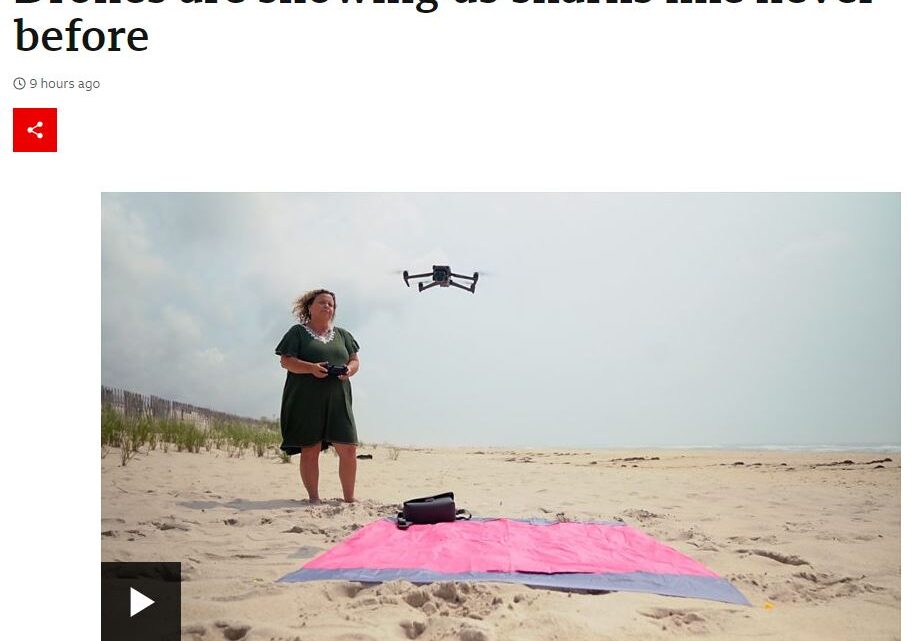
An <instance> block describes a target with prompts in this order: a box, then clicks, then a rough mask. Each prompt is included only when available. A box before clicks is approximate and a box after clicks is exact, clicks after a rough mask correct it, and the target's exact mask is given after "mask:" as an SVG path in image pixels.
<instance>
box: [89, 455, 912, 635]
mask: <svg viewBox="0 0 916 641" xmlns="http://www.w3.org/2000/svg"><path fill="white" fill-rule="evenodd" d="M360 454H371V455H372V458H371V459H364V460H361V461H360V462H359V475H358V481H357V497H358V498H359V502H358V503H356V504H345V503H343V502H342V501H341V500H340V498H339V497H340V488H339V484H338V481H337V473H336V464H337V460H336V458H334V456H333V455H331V454H330V453H326V454H325V455H323V456H322V457H321V466H322V477H321V492H322V495H323V496H324V497H326V500H325V501H324V502H323V503H321V504H318V505H310V504H308V503H306V502H304V501H303V496H304V490H303V489H302V486H301V482H300V480H299V475H298V466H297V464H296V461H297V459H293V463H292V464H284V463H281V462H280V461H279V460H278V459H276V458H274V459H268V458H257V457H256V456H254V455H253V454H248V455H246V456H243V457H242V458H235V457H230V456H228V454H226V453H225V452H216V451H214V452H208V453H200V454H189V453H177V452H170V453H168V454H165V453H163V452H161V451H153V452H150V453H141V454H140V455H138V456H137V457H136V458H133V459H131V460H130V461H129V463H128V464H127V465H126V466H123V467H122V466H121V465H120V457H119V456H118V455H117V452H116V451H113V452H109V453H108V455H107V456H105V457H104V458H102V461H101V467H102V475H101V485H102V523H101V532H102V536H101V542H102V560H104V561H156V560H161V561H174V560H180V561H181V562H182V574H183V584H182V594H183V604H182V638H183V639H188V640H200V641H205V640H220V641H223V640H227V639H228V640H230V641H237V640H240V639H246V640H255V639H257V640H265V641H266V640H272V639H277V640H280V639H302V640H305V639H350V640H356V639H430V640H437V639H460V640H461V641H488V640H489V641H492V640H496V639H678V638H694V637H696V638H700V639H734V638H742V639H806V640H807V639H856V640H861V639H899V638H900V455H899V453H887V454H884V453H882V454H875V453H874V452H868V453H860V452H844V453H841V454H837V453H820V452H818V453H810V452H809V453H804V452H791V453H790V452H775V451H753V452H752V451H705V450H704V451H689V450H688V451H673V450H651V451H648V450H642V451H620V450H613V451H611V450H591V451H584V450H555V451H551V450H522V449H515V450H513V449H482V448H466V449H430V448H426V449H419V448H416V449H401V450H400V451H399V452H397V457H396V458H395V452H394V451H393V450H391V449H389V448H386V447H381V446H380V447H377V448H371V447H369V448H362V449H360ZM888 459H889V460H888ZM444 490H453V491H454V492H455V493H456V498H457V502H458V504H459V507H464V508H468V509H469V510H470V511H471V512H472V513H473V514H474V515H476V516H507V517H517V518H528V517H540V518H548V519H596V520H608V519H622V520H624V521H626V522H627V523H629V524H630V525H633V526H635V527H638V528H640V529H642V530H644V531H645V532H647V533H648V534H650V535H652V536H654V537H656V538H657V539H659V540H660V541H662V542H664V543H666V544H668V545H670V546H672V547H674V548H676V549H678V550H679V551H681V552H684V553H685V554H688V555H690V556H692V557H693V558H695V559H697V560H698V561H700V562H702V563H703V564H704V565H706V566H707V567H709V568H710V569H712V570H713V571H715V572H717V573H718V574H720V575H722V576H724V577H726V578H728V579H729V580H731V581H732V582H733V583H734V585H735V586H736V587H737V588H738V589H739V590H741V591H742V592H743V593H744V594H745V595H746V596H747V597H748V598H749V599H750V600H751V602H752V604H753V606H752V607H743V606H735V605H728V604H724V603H717V602H713V601H704V600H698V599H684V598H676V597H664V596H658V595H651V594H636V593H624V592H618V593H601V594H583V593H574V592H564V591H557V590H544V589H533V588H528V587H526V586H521V585H511V584H498V583H479V584H462V583H458V584H456V583H448V582H445V583H434V584H431V585H423V586H418V585H413V584H410V583H407V582H405V581H396V582H391V583H386V584H381V585H363V584H359V583H351V582H315V583H296V584H281V583H277V579H278V578H280V577H281V576H283V575H285V574H287V573H289V572H292V571H293V570H295V569H297V568H298V567H299V566H301V564H302V563H303V562H304V561H305V560H307V559H309V558H311V557H312V556H314V555H315V554H318V553H319V552H321V551H323V550H326V549H328V548H329V547H331V546H333V545H334V544H335V543H336V542H338V541H340V540H342V539H343V538H345V537H346V536H347V535H349V534H350V533H351V532H353V531H355V530H356V529H358V528H359V527H361V526H362V525H363V524H365V523H367V522H369V521H371V520H373V519H376V518H379V517H381V516H391V515H393V514H394V513H395V512H396V511H397V509H398V505H399V503H400V502H401V501H403V500H405V499H408V498H412V497H414V496H419V495H424V494H432V493H435V492H439V491H444ZM335 497H337V498H335Z"/></svg>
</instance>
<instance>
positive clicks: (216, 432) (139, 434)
mask: <svg viewBox="0 0 916 641" xmlns="http://www.w3.org/2000/svg"><path fill="white" fill-rule="evenodd" d="M101 421H102V449H103V451H104V452H106V453H107V452H108V451H109V450H110V449H111V448H120V451H121V465H126V464H127V462H128V461H129V460H130V459H131V458H132V457H134V456H135V455H136V454H138V453H140V452H141V451H142V450H145V451H146V452H147V453H148V452H150V451H152V450H155V449H157V448H160V449H161V450H162V451H163V452H168V451H169V450H170V449H172V448H175V449H176V450H177V451H179V452H191V453H195V454H197V453H200V451H201V449H203V450H204V451H206V452H210V451H212V450H213V449H214V448H215V449H217V450H220V451H225V452H228V453H229V455H230V456H236V457H241V456H243V455H244V454H246V453H248V452H252V453H254V454H255V455H256V456H258V457H263V456H265V455H267V454H268V453H271V454H275V455H276V456H277V457H278V458H281V460H282V458H283V457H282V456H280V454H281V453H282V451H281V450H280V449H279V446H280V443H281V441H282V438H281V436H280V426H279V425H277V424H273V423H270V422H267V421H263V422H261V423H259V424H258V425H252V424H247V423H243V422H240V421H232V420H218V421H214V422H213V423H211V424H209V425H207V426H200V425H198V424H196V423H194V422H192V421H187V420H180V419H176V418H167V419H163V418H154V417H151V416H146V415H144V416H140V417H128V416H125V415H124V414H123V413H121V412H119V411H117V410H115V409H114V408H112V407H111V406H109V405H104V406H102V419H101ZM287 460H288V458H287Z"/></svg>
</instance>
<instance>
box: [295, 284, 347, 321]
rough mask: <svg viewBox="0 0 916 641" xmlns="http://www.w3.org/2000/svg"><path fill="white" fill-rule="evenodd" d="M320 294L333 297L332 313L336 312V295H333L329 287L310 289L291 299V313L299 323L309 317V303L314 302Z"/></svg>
mask: <svg viewBox="0 0 916 641" xmlns="http://www.w3.org/2000/svg"><path fill="white" fill-rule="evenodd" d="M321 294H330V295H331V298H333V299H334V313H335V314H336V313H337V296H335V295H334V292H332V291H331V290H329V289H312V290H309V291H307V292H305V293H304V294H303V295H302V296H300V297H299V298H297V299H296V300H295V301H293V314H294V315H295V316H296V318H298V319H299V322H300V323H305V322H306V321H307V320H308V319H309V305H311V304H312V303H314V302H315V299H316V298H318V296H319V295H321Z"/></svg>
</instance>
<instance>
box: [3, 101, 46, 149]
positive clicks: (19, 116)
mask: <svg viewBox="0 0 916 641" xmlns="http://www.w3.org/2000/svg"><path fill="white" fill-rule="evenodd" d="M13 151H57V109H53V108H44V109H31V108H30V109H17V108H14V109H13Z"/></svg>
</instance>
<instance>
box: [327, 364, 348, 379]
mask: <svg viewBox="0 0 916 641" xmlns="http://www.w3.org/2000/svg"><path fill="white" fill-rule="evenodd" d="M321 364H322V365H324V368H325V369H326V370H328V378H331V377H334V378H337V377H338V376H343V375H344V374H346V373H348V372H349V371H350V369H349V368H348V367H347V366H346V365H331V364H330V363H321Z"/></svg>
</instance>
